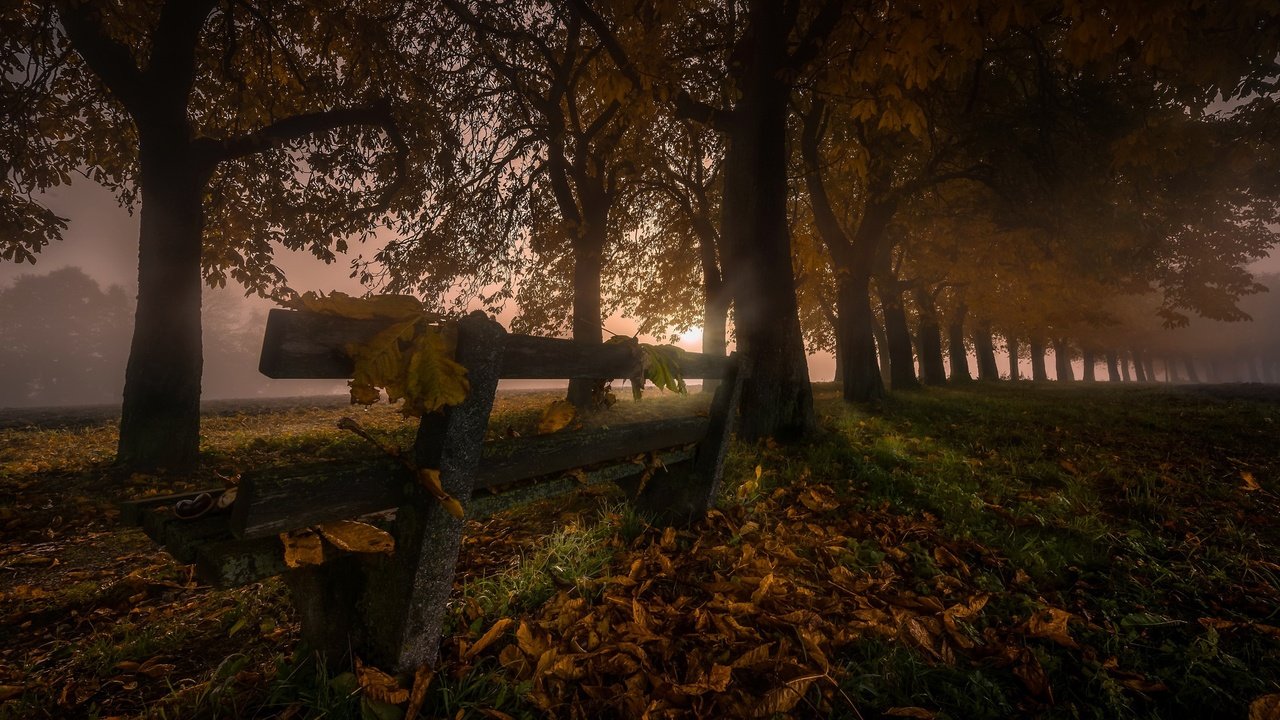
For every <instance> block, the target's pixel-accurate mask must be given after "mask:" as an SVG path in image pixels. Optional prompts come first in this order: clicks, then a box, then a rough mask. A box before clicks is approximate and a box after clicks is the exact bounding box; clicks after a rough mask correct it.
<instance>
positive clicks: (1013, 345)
mask: <svg viewBox="0 0 1280 720" xmlns="http://www.w3.org/2000/svg"><path fill="white" fill-rule="evenodd" d="M1004 344H1005V349H1006V350H1007V351H1008V353H1009V379H1010V380H1015V381H1016V380H1021V379H1022V373H1021V372H1020V371H1019V370H1018V354H1019V353H1020V352H1021V350H1020V349H1019V348H1018V336H1017V335H1006V336H1005V338H1004Z"/></svg>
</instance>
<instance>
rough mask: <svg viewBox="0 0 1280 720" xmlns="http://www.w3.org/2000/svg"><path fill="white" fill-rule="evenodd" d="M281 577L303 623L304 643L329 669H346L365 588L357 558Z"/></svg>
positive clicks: (328, 563)
mask: <svg viewBox="0 0 1280 720" xmlns="http://www.w3.org/2000/svg"><path fill="white" fill-rule="evenodd" d="M283 577H284V582H285V585H287V586H288V588H289V593H290V594H291V595H292V596H293V605H294V607H295V608H296V609H297V611H298V616H299V619H300V620H301V622H302V642H303V644H304V645H305V646H306V647H307V648H308V649H309V650H311V651H312V652H315V653H317V654H319V655H320V657H321V658H322V660H323V662H324V664H325V665H327V666H328V667H330V668H333V669H347V668H349V667H350V666H351V652H352V646H353V644H356V643H358V640H357V639H356V633H357V632H359V625H360V623H359V622H358V620H357V615H356V603H357V601H358V600H359V596H360V588H362V587H363V586H364V574H363V572H362V569H361V567H360V561H359V559H358V558H355V557H350V556H348V557H340V558H336V559H334V560H331V561H329V562H327V563H325V564H323V565H316V566H313V567H304V568H298V569H296V570H290V571H289V572H286V573H285V574H284V576H283Z"/></svg>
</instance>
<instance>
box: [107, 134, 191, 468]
mask: <svg viewBox="0 0 1280 720" xmlns="http://www.w3.org/2000/svg"><path fill="white" fill-rule="evenodd" d="M176 124H177V125H178V126H179V127H176V128H174V127H169V128H165V129H163V130H150V129H140V130H139V134H140V151H139V171H140V177H139V184H140V185H141V188H142V210H141V213H140V214H141V218H140V228H141V231H140V235H139V240H138V309H137V313H136V316H135V319H134V326H133V342H132V345H131V346H130V350H129V365H128V368H127V369H126V371H125V382H124V403H123V405H122V407H121V410H120V439H119V444H118V446H117V457H116V459H117V462H119V463H121V464H124V465H126V466H127V467H130V468H135V469H140V470H146V469H155V468H167V469H172V470H189V469H191V468H192V467H194V466H195V465H196V463H197V461H198V456H199V447H200V374H201V371H202V369H203V356H202V351H203V348H202V346H201V339H200V292H201V284H202V281H201V277H200V253H201V249H202V246H203V233H204V208H203V196H204V184H205V179H206V177H207V174H206V171H205V170H204V169H203V168H201V167H200V166H199V165H198V163H197V161H196V160H195V159H194V158H193V157H192V154H193V153H192V151H191V147H190V144H189V143H188V141H187V138H186V132H187V129H186V123H185V122H181V123H176ZM154 135H160V136H161V137H154Z"/></svg>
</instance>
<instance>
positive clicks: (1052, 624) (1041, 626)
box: [1027, 607, 1080, 648]
mask: <svg viewBox="0 0 1280 720" xmlns="http://www.w3.org/2000/svg"><path fill="white" fill-rule="evenodd" d="M1071 618H1072V615H1071V613H1069V612H1067V611H1066V610H1060V609H1058V608H1053V607H1050V608H1045V609H1044V610H1042V611H1040V612H1037V613H1036V614H1034V615H1032V616H1031V619H1030V620H1028V621H1027V634H1028V635H1031V636H1032V637H1038V638H1045V639H1047V640H1052V641H1054V642H1056V643H1058V644H1059V645H1062V646H1063V647H1069V648H1078V647H1080V645H1079V643H1077V642H1076V641H1075V640H1073V639H1072V638H1071V634H1070V632H1069V631H1068V630H1067V622H1068V621H1069V620H1071Z"/></svg>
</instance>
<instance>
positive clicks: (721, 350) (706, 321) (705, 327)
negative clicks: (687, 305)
mask: <svg viewBox="0 0 1280 720" xmlns="http://www.w3.org/2000/svg"><path fill="white" fill-rule="evenodd" d="M693 230H694V233H695V235H696V236H697V239H698V259H699V261H700V262H701V264H702V353H703V354H704V355H725V354H726V353H727V351H728V347H729V344H728V332H727V330H726V328H727V327H728V323H729V306H730V304H731V302H732V298H730V297H729V291H728V288H726V287H725V283H724V275H723V274H722V273H721V271H720V253H719V249H718V248H719V243H718V238H717V236H716V230H715V228H714V227H712V225H711V222H710V220H708V219H707V218H706V217H705V216H701V215H699V216H697V217H695V218H694V221H693ZM718 387H720V381H719V380H714V379H711V378H707V379H705V380H703V381H702V392H704V393H706V392H715V391H716V388H718Z"/></svg>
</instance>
